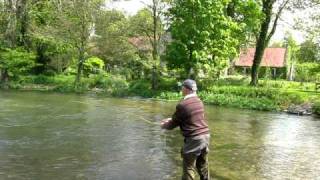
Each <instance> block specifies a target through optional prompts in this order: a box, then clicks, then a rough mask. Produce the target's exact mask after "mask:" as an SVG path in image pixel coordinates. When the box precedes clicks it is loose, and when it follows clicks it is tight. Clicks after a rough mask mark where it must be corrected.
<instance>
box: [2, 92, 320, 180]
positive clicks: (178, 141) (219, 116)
mask: <svg viewBox="0 0 320 180" xmlns="http://www.w3.org/2000/svg"><path fill="white" fill-rule="evenodd" d="M175 104H176V102H161V101H152V100H141V99H138V98H136V99H135V98H131V99H115V98H105V97H97V96H90V95H87V96H84V95H69V94H64V95H63V94H55V93H40V92H15V91H0V179H1V180H2V179H4V180H6V179H23V180H25V179H27V180H28V179H30V180H44V179H45V180H48V179H54V180H55V179H59V180H64V179H65V180H70V179H80V180H81V179H89V180H95V179H97V180H98V179H99V180H100V179H110V180H143V179H146V180H149V179H150V180H158V179H159V180H160V179H179V177H180V176H181V158H180V154H179V152H180V147H181V146H182V141H183V138H182V137H181V135H180V132H179V129H177V130H173V131H165V130H161V129H160V128H159V125H158V124H157V123H159V121H160V120H161V119H162V118H165V117H168V116H170V115H171V114H172V112H173V111H174V108H175ZM206 114H207V119H208V121H209V126H210V129H211V135H212V136H211V147H210V156H209V158H210V173H211V176H212V179H221V180H227V179H239V180H240V179H241V180H242V179H243V180H250V179H270V180H277V179H279V180H282V179H290V180H292V179H320V119H318V118H316V117H312V116H309V117H298V116H294V115H288V114H284V113H273V112H259V111H249V110H239V109H230V108H221V107H216V106H206Z"/></svg>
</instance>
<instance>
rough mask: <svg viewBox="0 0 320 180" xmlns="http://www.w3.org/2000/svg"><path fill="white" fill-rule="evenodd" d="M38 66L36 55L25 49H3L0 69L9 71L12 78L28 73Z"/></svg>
mask: <svg viewBox="0 0 320 180" xmlns="http://www.w3.org/2000/svg"><path fill="white" fill-rule="evenodd" d="M35 66H36V63H35V55H34V54H33V53H31V52H27V51H26V50H24V49H3V50H1V51H0V69H2V70H7V71H8V74H9V76H10V77H16V76H18V75H21V74H23V73H26V72H28V71H29V70H31V69H32V68H33V67H35Z"/></svg>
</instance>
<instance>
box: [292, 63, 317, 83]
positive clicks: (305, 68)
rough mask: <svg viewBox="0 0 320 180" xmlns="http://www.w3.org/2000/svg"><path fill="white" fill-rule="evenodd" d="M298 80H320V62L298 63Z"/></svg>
mask: <svg viewBox="0 0 320 180" xmlns="http://www.w3.org/2000/svg"><path fill="white" fill-rule="evenodd" d="M295 79H296V80H297V81H301V82H303V81H308V82H309V81H320V64H319V63H301V64H297V65H296V77H295Z"/></svg>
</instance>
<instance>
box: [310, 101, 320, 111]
mask: <svg viewBox="0 0 320 180" xmlns="http://www.w3.org/2000/svg"><path fill="white" fill-rule="evenodd" d="M312 109H313V112H314V113H316V114H317V115H320V100H318V101H316V102H315V103H314V104H313V106H312Z"/></svg>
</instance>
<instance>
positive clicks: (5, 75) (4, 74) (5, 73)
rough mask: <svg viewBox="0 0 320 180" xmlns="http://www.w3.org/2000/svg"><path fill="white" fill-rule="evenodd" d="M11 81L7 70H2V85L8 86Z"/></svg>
mask: <svg viewBox="0 0 320 180" xmlns="http://www.w3.org/2000/svg"><path fill="white" fill-rule="evenodd" d="M8 80H9V73H8V70H7V69H2V70H1V84H6V83H7V82H8Z"/></svg>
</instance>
